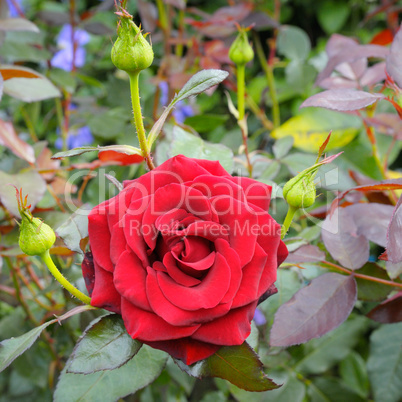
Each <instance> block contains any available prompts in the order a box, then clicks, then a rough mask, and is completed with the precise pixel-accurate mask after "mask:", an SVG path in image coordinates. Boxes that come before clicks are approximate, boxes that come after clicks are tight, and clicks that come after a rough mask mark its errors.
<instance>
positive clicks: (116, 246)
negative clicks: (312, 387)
mask: <svg viewBox="0 0 402 402" xmlns="http://www.w3.org/2000/svg"><path fill="white" fill-rule="evenodd" d="M126 247H127V242H126V237H125V236H124V230H123V228H122V227H121V226H120V224H119V223H116V224H115V225H114V227H113V229H112V233H111V238H110V259H111V261H112V263H113V265H116V263H117V261H118V259H119V258H120V256H121V255H122V254H123V253H124V252H125V251H126Z"/></svg>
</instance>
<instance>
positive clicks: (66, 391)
mask: <svg viewBox="0 0 402 402" xmlns="http://www.w3.org/2000/svg"><path fill="white" fill-rule="evenodd" d="M166 359H167V354H166V353H165V352H162V351H160V350H157V349H153V348H151V347H149V346H147V345H143V347H142V348H141V349H140V351H139V352H138V353H137V354H136V355H135V356H134V357H133V358H132V359H131V360H129V361H128V362H127V363H126V364H124V365H123V366H121V367H119V368H117V369H115V370H107V371H100V372H97V373H92V374H71V373H67V372H66V371H65V370H64V371H63V372H62V373H61V375H60V377H59V381H58V383H57V387H56V391H55V394H54V401H55V402H76V401H79V400H81V401H91V402H113V401H117V400H118V399H119V398H123V397H125V396H127V395H130V394H133V393H134V392H136V391H138V390H139V389H141V388H144V387H145V386H147V385H148V384H150V383H151V382H153V381H154V380H155V379H156V378H158V377H159V375H160V373H161V371H162V370H163V367H164V366H165V363H166Z"/></svg>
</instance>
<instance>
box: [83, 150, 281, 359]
mask: <svg viewBox="0 0 402 402" xmlns="http://www.w3.org/2000/svg"><path fill="white" fill-rule="evenodd" d="M124 184H125V186H124V189H123V190H122V191H121V192H120V193H119V194H118V195H117V196H115V197H113V198H112V199H110V200H108V201H105V202H104V203H102V204H100V205H98V206H97V207H95V208H94V209H93V210H92V211H91V213H90V215H89V240H90V245H91V250H92V254H93V268H94V270H93V271H92V272H91V270H90V269H88V261H87V260H85V263H84V269H83V274H84V277H85V278H86V283H87V287H88V292H89V293H90V295H91V297H92V301H91V304H92V305H93V306H96V307H101V308H104V309H106V310H110V311H113V312H115V313H119V314H121V315H122V317H123V320H124V323H125V326H126V328H127V331H128V332H129V334H130V335H131V336H132V337H133V338H134V339H138V340H139V341H141V342H144V343H146V344H148V345H150V346H152V347H155V348H158V349H162V350H165V351H167V352H168V353H169V354H171V355H172V356H173V357H175V358H179V359H182V360H183V361H184V362H185V363H186V364H192V363H194V362H196V361H198V360H201V359H204V358H206V357H208V356H210V355H212V354H213V353H215V352H216V351H217V350H218V349H219V348H220V347H221V346H224V345H240V344H242V343H243V341H244V340H245V339H246V338H247V336H248V335H249V333H250V322H251V320H252V318H253V315H254V312H255V309H256V306H257V304H258V301H259V299H260V298H263V297H264V294H265V295H266V294H269V293H270V292H272V289H273V283H274V282H275V280H276V271H277V267H278V265H279V264H280V263H281V262H282V261H283V260H284V259H285V258H286V256H287V254H288V251H287V249H286V246H285V245H284V243H283V242H282V241H281V240H280V226H279V224H278V223H276V222H275V221H274V219H273V218H271V216H270V215H269V214H268V212H267V211H268V206H269V202H270V195H271V187H269V186H267V185H265V184H262V183H259V182H257V181H255V180H252V179H248V178H245V177H232V176H231V175H229V174H228V173H227V172H226V171H225V170H224V169H223V168H222V167H221V165H220V164H219V162H211V161H207V160H198V159H189V158H186V157H184V156H177V157H174V158H171V159H169V160H168V161H166V162H165V163H163V164H162V165H161V166H159V167H158V168H156V169H154V170H152V171H151V172H149V173H147V174H145V175H143V176H141V177H140V178H138V179H136V180H132V181H128V182H125V183H124Z"/></svg>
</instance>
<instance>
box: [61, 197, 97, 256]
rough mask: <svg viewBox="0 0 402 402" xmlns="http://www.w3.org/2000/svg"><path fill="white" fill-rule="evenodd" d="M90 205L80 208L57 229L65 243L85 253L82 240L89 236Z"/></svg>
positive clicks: (78, 251)
mask: <svg viewBox="0 0 402 402" xmlns="http://www.w3.org/2000/svg"><path fill="white" fill-rule="evenodd" d="M89 212H90V209H89V205H88V204H86V205H83V206H82V207H81V208H78V209H77V210H76V211H75V212H74V213H73V214H72V215H71V216H70V217H69V218H68V219H67V220H66V221H65V222H64V223H63V224H62V225H61V226H59V227H58V228H57V229H56V234H57V236H59V237H61V238H62V239H63V241H64V243H65V245H66V246H67V247H68V248H69V249H70V250H72V251H75V252H77V253H80V254H84V253H83V251H82V250H81V247H80V242H81V240H82V239H84V238H85V237H88V214H89Z"/></svg>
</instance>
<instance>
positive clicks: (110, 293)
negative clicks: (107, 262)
mask: <svg viewBox="0 0 402 402" xmlns="http://www.w3.org/2000/svg"><path fill="white" fill-rule="evenodd" d="M94 268H95V285H94V289H93V291H92V297H91V305H92V306H94V307H100V308H104V309H106V310H109V311H113V312H114V313H117V314H120V305H121V296H120V294H119V293H118V292H117V290H116V288H115V287H114V285H113V274H111V273H110V272H109V271H106V270H104V269H103V268H102V267H100V266H99V265H98V264H97V262H96V261H95V260H94Z"/></svg>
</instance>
